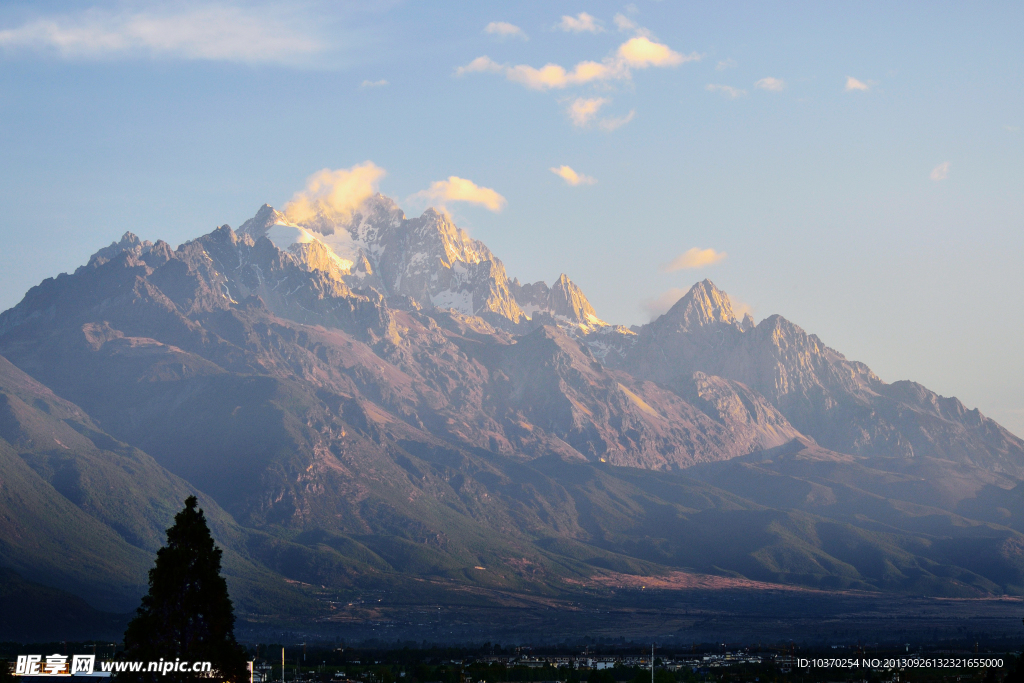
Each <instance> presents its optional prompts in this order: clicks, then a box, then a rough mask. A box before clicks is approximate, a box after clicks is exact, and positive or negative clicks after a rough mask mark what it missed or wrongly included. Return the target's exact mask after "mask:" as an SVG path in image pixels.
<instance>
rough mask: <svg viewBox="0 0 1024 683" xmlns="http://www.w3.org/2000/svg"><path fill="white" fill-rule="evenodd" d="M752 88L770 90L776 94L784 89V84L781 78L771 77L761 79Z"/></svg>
mask: <svg viewBox="0 0 1024 683" xmlns="http://www.w3.org/2000/svg"><path fill="white" fill-rule="evenodd" d="M754 87H755V88H761V89H762V90H772V91H774V92H778V91H780V90H783V89H784V88H785V87H786V82H785V81H783V80H782V79H781V78H772V77H771V76H768V77H767V78H762V79H761V80H759V81H758V82H757V83H755V84H754Z"/></svg>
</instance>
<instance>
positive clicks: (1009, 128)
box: [1003, 126, 1020, 133]
mask: <svg viewBox="0 0 1024 683" xmlns="http://www.w3.org/2000/svg"><path fill="white" fill-rule="evenodd" d="M1003 130H1005V131H1008V132H1010V133H1019V132H1020V126H1003Z"/></svg>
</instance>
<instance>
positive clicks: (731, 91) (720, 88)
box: [704, 83, 747, 99]
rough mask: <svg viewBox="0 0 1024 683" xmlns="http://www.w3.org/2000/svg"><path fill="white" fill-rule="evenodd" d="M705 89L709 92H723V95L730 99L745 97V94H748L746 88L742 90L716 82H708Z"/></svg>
mask: <svg viewBox="0 0 1024 683" xmlns="http://www.w3.org/2000/svg"><path fill="white" fill-rule="evenodd" d="M704 89H705V90H707V91H708V92H718V93H722V94H723V95H725V96H726V97H728V98H730V99H736V98H737V97H743V96H744V95H746V94H747V91H746V90H740V89H739V88H734V87H732V86H731V85H718V84H716V83H708V84H707V85H706V86H704Z"/></svg>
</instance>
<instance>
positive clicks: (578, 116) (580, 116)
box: [569, 97, 611, 128]
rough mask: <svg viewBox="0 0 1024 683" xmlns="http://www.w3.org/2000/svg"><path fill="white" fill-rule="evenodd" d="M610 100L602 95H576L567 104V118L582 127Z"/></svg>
mask: <svg viewBox="0 0 1024 683" xmlns="http://www.w3.org/2000/svg"><path fill="white" fill-rule="evenodd" d="M610 101H611V100H607V99H605V98H603V97H590V98H586V97H577V98H576V99H575V100H573V102H572V104H570V105H569V119H570V120H572V124H573V125H574V126H579V127H581V128H582V127H583V126H586V125H587V124H589V123H590V122H591V121H592V120H593V119H594V117H595V116H597V112H598V111H599V110H600V109H601V107H603V106H604V105H606V104H608V102H610Z"/></svg>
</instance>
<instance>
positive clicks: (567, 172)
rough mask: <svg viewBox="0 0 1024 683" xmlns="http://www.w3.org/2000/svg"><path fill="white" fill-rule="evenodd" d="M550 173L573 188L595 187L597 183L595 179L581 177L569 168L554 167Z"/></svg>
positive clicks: (586, 176) (585, 176)
mask: <svg viewBox="0 0 1024 683" xmlns="http://www.w3.org/2000/svg"><path fill="white" fill-rule="evenodd" d="M550 171H551V172H552V173H554V174H555V175H557V176H559V177H561V178H562V179H563V180H564V181H565V182H567V183H568V184H570V185H572V186H573V187H575V186H577V185H593V184H594V183H596V182H597V180H595V179H594V178H591V177H590V176H588V175H581V174H579V173H577V172H576V171H574V170H572V168H570V167H568V166H552V167H551V169H550Z"/></svg>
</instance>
